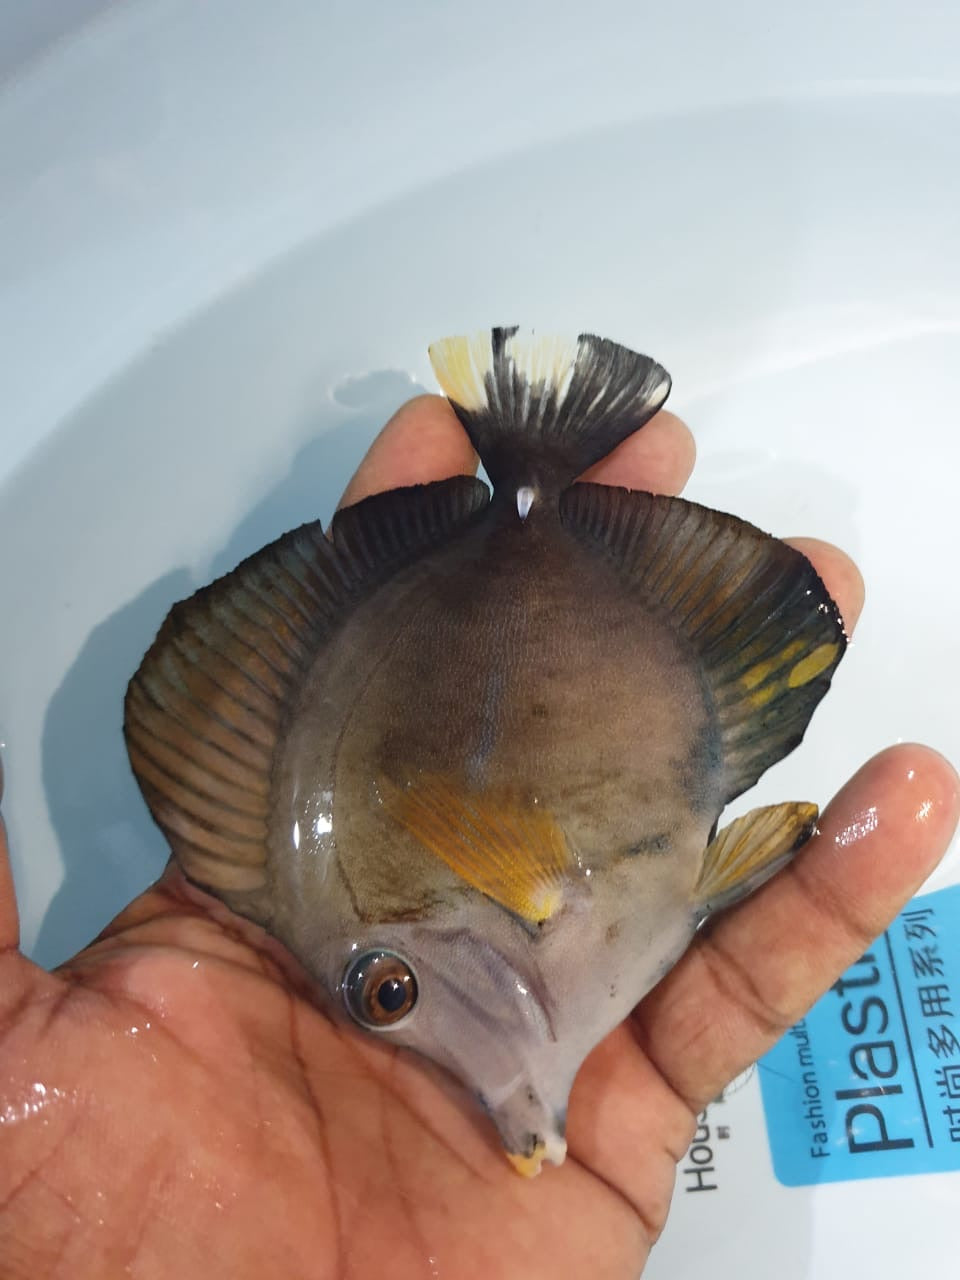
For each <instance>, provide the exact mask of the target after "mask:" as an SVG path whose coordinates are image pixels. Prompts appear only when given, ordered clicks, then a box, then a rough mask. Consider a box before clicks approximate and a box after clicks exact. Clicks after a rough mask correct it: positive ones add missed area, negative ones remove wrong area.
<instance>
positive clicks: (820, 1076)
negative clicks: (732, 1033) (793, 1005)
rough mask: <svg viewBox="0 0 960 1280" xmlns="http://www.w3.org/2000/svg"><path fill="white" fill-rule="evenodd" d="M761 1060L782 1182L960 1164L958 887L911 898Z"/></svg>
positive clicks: (948, 1168) (920, 1170) (771, 1136)
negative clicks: (799, 1020) (866, 948)
mask: <svg viewBox="0 0 960 1280" xmlns="http://www.w3.org/2000/svg"><path fill="white" fill-rule="evenodd" d="M758 1066H759V1075H760V1087H761V1093H762V1096H763V1109H764V1112H765V1114H766V1120H767V1134H768V1137H769V1140H770V1151H771V1155H772V1157H773V1167H774V1171H775V1173H776V1175H777V1178H778V1179H779V1181H780V1182H782V1183H783V1184H784V1185H785V1186H788V1187H799V1186H809V1185H810V1184H812V1183H817V1182H845V1181H847V1180H849V1179H851V1178H886V1177H892V1176H894V1175H902V1174H910V1173H945V1172H949V1171H952V1170H960V885H957V886H955V887H953V888H950V889H942V890H940V892H938V893H931V894H927V895H925V896H924V897H921V898H915V899H914V900H913V901H912V902H911V903H910V904H909V905H908V906H907V907H906V909H905V910H904V911H903V912H901V914H900V915H899V916H897V918H896V920H895V921H894V923H893V924H892V925H891V926H890V928H889V929H888V930H887V931H886V933H884V934H883V935H882V936H881V937H880V938H878V939H877V941H876V943H875V944H874V945H873V946H872V947H871V948H870V950H869V951H867V952H866V954H865V955H863V956H861V958H860V959H859V960H858V961H857V963H856V964H854V965H852V966H851V967H850V968H849V969H848V970H847V972H846V973H845V974H844V975H843V977H842V978H841V979H840V980H839V981H838V982H835V983H834V985H833V986H832V987H831V989H830V990H829V991H828V992H827V994H826V995H825V996H824V997H823V998H822V999H821V1000H820V1001H819V1002H818V1003H817V1004H816V1005H815V1006H814V1007H813V1009H811V1010H810V1013H809V1014H808V1015H807V1016H806V1018H804V1019H803V1021H802V1022H798V1023H797V1024H796V1026H794V1027H791V1029H790V1031H789V1032H788V1033H787V1034H786V1035H785V1036H784V1038H783V1039H782V1040H781V1041H780V1042H779V1043H778V1044H776V1045H774V1047H773V1048H772V1049H771V1050H770V1052H769V1053H768V1054H767V1055H766V1056H765V1057H763V1058H761V1059H760V1062H759V1063H758Z"/></svg>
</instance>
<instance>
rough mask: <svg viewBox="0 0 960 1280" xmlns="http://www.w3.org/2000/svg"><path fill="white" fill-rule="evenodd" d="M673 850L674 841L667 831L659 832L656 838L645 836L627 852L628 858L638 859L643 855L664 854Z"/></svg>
mask: <svg viewBox="0 0 960 1280" xmlns="http://www.w3.org/2000/svg"><path fill="white" fill-rule="evenodd" d="M672 848H673V841H672V840H671V838H670V836H669V835H668V834H667V832H665V831H661V832H659V833H658V834H657V835H655V836H643V837H642V838H641V839H640V840H638V841H637V842H636V843H635V844H632V845H631V846H630V848H629V849H628V850H627V857H629V858H636V857H639V856H640V855H641V854H645V853H651V854H663V853H669V852H670V850H671V849H672Z"/></svg>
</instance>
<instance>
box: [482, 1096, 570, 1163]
mask: <svg viewBox="0 0 960 1280" xmlns="http://www.w3.org/2000/svg"><path fill="white" fill-rule="evenodd" d="M486 1106H487V1110H488V1111H489V1112H490V1116H491V1118H492V1119H493V1122H494V1124H496V1126H497V1130H498V1132H499V1134H500V1139H501V1141H502V1142H503V1146H504V1154H505V1155H506V1157H507V1159H508V1160H509V1161H510V1163H511V1164H512V1165H513V1167H514V1169H516V1171H517V1172H518V1173H519V1174H521V1175H522V1176H523V1177H525V1178H535V1177H536V1176H537V1174H538V1173H539V1172H540V1170H541V1169H542V1167H543V1165H544V1163H549V1164H554V1165H561V1164H563V1162H564V1160H565V1158H566V1154H567V1142H566V1137H565V1132H566V1124H567V1110H566V1100H564V1105H563V1106H562V1107H552V1106H550V1105H549V1104H548V1103H546V1102H544V1100H543V1099H542V1098H541V1097H540V1095H539V1094H538V1092H537V1091H536V1090H535V1089H534V1088H532V1086H530V1085H529V1084H527V1083H522V1084H520V1085H519V1086H518V1087H516V1088H515V1089H514V1090H513V1091H512V1092H511V1093H510V1095H509V1097H508V1098H506V1099H505V1100H503V1101H501V1102H500V1103H499V1104H498V1105H495V1106H491V1105H490V1103H489V1102H487V1103H486Z"/></svg>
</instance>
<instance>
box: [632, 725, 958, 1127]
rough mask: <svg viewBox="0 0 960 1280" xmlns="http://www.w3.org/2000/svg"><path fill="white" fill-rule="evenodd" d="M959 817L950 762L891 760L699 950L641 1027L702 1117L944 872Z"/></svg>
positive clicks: (663, 987) (647, 1007)
mask: <svg viewBox="0 0 960 1280" xmlns="http://www.w3.org/2000/svg"><path fill="white" fill-rule="evenodd" d="M958 814H960V779H958V777H957V774H956V773H955V772H954V770H953V768H952V767H951V766H950V765H949V764H948V763H947V761H946V760H944V759H943V757H942V756H940V755H938V754H937V753H936V752H935V751H931V750H930V749H929V748H927V747H920V746H914V745H904V746H898V747H892V748H890V749H889V750H887V751H884V752H882V753H881V754H880V755H878V756H875V757H874V758H873V759H872V760H871V761H870V762H869V763H868V764H866V765H864V767H863V768H862V769H861V770H860V772H859V773H857V774H856V775H855V776H854V778H853V779H852V780H851V781H850V782H849V783H848V784H847V785H846V787H844V788H843V790H842V791H841V792H840V794H839V795H838V796H837V797H836V799H835V800H834V801H833V802H832V803H831V804H830V806H829V807H828V808H827V810H826V812H825V813H824V814H823V816H822V818H821V820H820V824H819V827H820V830H819V834H818V835H817V836H815V837H814V839H813V840H811V841H810V843H809V844H808V845H807V846H806V847H805V848H804V849H803V851H802V853H801V854H800V855H799V857H798V858H797V860H796V861H795V862H794V863H793V864H792V865H791V866H789V867H788V868H786V870H784V871H782V872H781V873H780V874H779V875H778V876H775V877H774V879H773V880H771V881H770V882H769V884H767V885H765V886H764V887H763V888H762V889H761V890H759V892H758V893H756V894H755V895H754V896H753V897H752V898H750V899H749V900H748V901H747V902H744V903H743V904H742V905H741V906H739V907H737V908H736V909H735V910H733V911H731V912H730V913H729V914H728V915H726V916H721V917H720V918H719V919H718V920H717V922H716V924H715V925H714V926H713V927H712V928H710V929H708V930H707V931H705V933H704V934H702V935H701V936H700V937H699V938H698V940H697V942H696V943H695V944H694V946H693V947H692V948H691V949H690V951H688V952H687V954H686V956H685V957H684V958H683V960H682V961H681V962H680V964H679V965H678V966H677V967H676V969H674V970H673V972H672V973H671V974H669V975H668V976H667V977H666V978H665V979H664V981H663V982H662V983H661V984H660V986H659V987H657V988H656V989H655V990H654V991H653V992H652V993H651V995H650V996H649V997H647V999H646V1000H645V1001H644V1002H643V1003H642V1004H641V1005H640V1007H639V1009H638V1010H637V1012H636V1013H635V1015H634V1019H633V1027H634V1030H635V1032H636V1035H637V1037H638V1039H639V1041H640V1043H641V1045H642V1047H643V1048H644V1049H645V1051H646V1052H647V1053H648V1055H649V1056H650V1057H651V1059H652V1060H653V1061H654V1063H655V1065H656V1066H657V1067H658V1068H659V1070H660V1071H661V1072H662V1073H663V1074H664V1076H665V1077H666V1078H667V1080H668V1081H669V1082H670V1083H671V1084H672V1086H673V1088H674V1089H675V1090H676V1091H677V1092H678V1093H679V1094H680V1096H681V1097H682V1098H684V1099H685V1100H686V1101H687V1102H688V1103H689V1104H690V1106H692V1107H693V1108H694V1110H700V1109H701V1108H702V1107H703V1106H704V1105H705V1104H706V1103H707V1102H708V1101H709V1100H710V1099H711V1098H714V1097H716V1096H717V1094H718V1093H719V1091H720V1090H721V1089H722V1088H723V1087H724V1085H725V1084H727V1083H728V1082H729V1081H730V1080H731V1079H733V1077H734V1076H735V1075H736V1074H737V1073H738V1072H739V1071H742V1070H743V1069H744V1068H745V1067H746V1066H748V1065H749V1064H750V1063H751V1062H754V1061H755V1060H756V1059H757V1058H758V1057H759V1056H760V1055H761V1054H763V1053H765V1052H766V1050H767V1049H769V1048H770V1046H771V1045H773V1044H774V1043H775V1042H776V1041H777V1040H778V1039H779V1038H780V1036H781V1035H782V1034H783V1033H784V1032H785V1031H786V1030H787V1029H788V1028H789V1027H790V1026H792V1025H793V1023H795V1022H796V1021H797V1019H798V1018H800V1017H802V1015H803V1014H804V1013H805V1012H806V1011H807V1009H809V1008H810V1006H811V1005H812V1004H813V1003H814V1001H815V1000H816V999H817V998H818V997H819V996H820V995H822V993H823V992H824V991H826V989H827V988H828V987H829V986H830V985H831V983H833V982H835V981H836V979H837V978H838V977H839V976H840V974H842V973H843V972H844V970H845V969H847V968H848V967H849V966H850V965H851V964H853V962H854V961H855V960H856V959H857V958H858V957H859V956H860V955H862V954H863V952H864V951H865V950H867V948H868V947H869V946H870V944H871V943H872V942H873V941H874V940H875V939H876V938H877V937H878V936H879V935H880V934H881V933H882V932H883V930H884V929H886V927H887V925H888V924H889V923H890V921H891V920H892V919H893V917H894V916H895V915H896V914H897V912H898V911H899V910H900V909H901V907H902V906H903V905H904V903H905V902H907V901H908V900H909V898H910V897H911V896H912V895H913V894H914V893H915V892H916V890H917V889H918V888H919V886H920V885H921V884H922V883H923V881H924V880H925V879H926V878H927V876H928V875H929V874H930V872H931V871H932V870H933V868H934V867H935V866H936V864H937V863H938V862H939V861H940V859H941V857H942V856H943V854H944V852H945V851H946V849H947V846H948V844H949V842H950V839H951V837H952V835H953V832H954V830H955V829H956V825H957V819H958Z"/></svg>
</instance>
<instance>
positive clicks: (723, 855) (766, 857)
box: [696, 804, 818, 912]
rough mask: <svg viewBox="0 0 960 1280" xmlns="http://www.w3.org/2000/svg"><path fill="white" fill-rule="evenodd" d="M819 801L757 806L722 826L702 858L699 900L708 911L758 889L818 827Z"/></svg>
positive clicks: (736, 900) (697, 892) (729, 903)
mask: <svg viewBox="0 0 960 1280" xmlns="http://www.w3.org/2000/svg"><path fill="white" fill-rule="evenodd" d="M817 816H818V809H817V806H816V805H815V804H774V805H768V806H767V807H766V808H764V809H753V810H751V812H750V813H746V814H744V815H743V817H742V818H737V819H736V820H735V821H734V822H731V823H730V825H729V826H728V827H724V828H723V830H722V831H721V832H719V833H718V835H717V836H716V838H715V839H714V840H712V841H711V843H710V844H709V845H708V847H707V851H706V853H705V854H704V857H703V867H702V869H701V871H700V878H699V880H698V881H697V887H696V900H697V903H698V905H699V906H700V907H701V909H702V910H703V911H704V912H712V911H718V910H720V909H721V908H723V907H728V906H731V905H732V904H733V903H734V902H739V900H740V899H741V898H745V897H746V896H747V895H748V894H750V893H752V892H753V891H754V889H759V887H760V885H762V884H763V883H764V881H765V880H769V879H770V877H771V876H773V875H775V874H776V872H777V871H779V869H780V868H781V867H782V866H783V865H784V864H785V863H787V862H788V861H789V860H790V858H792V857H793V855H794V853H795V852H796V851H797V849H799V848H800V846H801V845H802V844H804V843H805V842H806V841H807V840H809V839H810V837H811V836H812V835H813V833H814V831H815V830H816V825H817Z"/></svg>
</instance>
